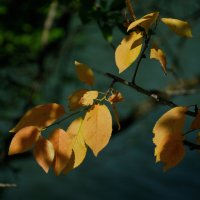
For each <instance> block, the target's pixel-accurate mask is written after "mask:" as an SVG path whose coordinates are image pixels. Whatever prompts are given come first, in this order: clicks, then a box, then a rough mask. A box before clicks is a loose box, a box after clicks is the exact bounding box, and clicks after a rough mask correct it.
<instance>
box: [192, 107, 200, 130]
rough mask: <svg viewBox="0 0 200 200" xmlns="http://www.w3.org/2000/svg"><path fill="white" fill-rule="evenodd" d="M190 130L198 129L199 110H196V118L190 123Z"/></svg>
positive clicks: (199, 124)
mask: <svg viewBox="0 0 200 200" xmlns="http://www.w3.org/2000/svg"><path fill="white" fill-rule="evenodd" d="M190 128H191V129H200V110H198V113H197V116H196V117H195V119H194V120H193V121H192V124H191V127H190Z"/></svg>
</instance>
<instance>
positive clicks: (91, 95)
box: [80, 90, 99, 106]
mask: <svg viewBox="0 0 200 200" xmlns="http://www.w3.org/2000/svg"><path fill="white" fill-rule="evenodd" d="M98 95H99V93H98V91H95V90H93V91H88V92H86V93H84V94H83V96H82V98H81V100H80V103H81V104H82V105H84V106H89V105H92V104H93V103H94V100H95V99H96V98H97V97H98Z"/></svg>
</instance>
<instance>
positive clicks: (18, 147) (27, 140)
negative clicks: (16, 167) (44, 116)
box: [8, 126, 40, 155]
mask: <svg viewBox="0 0 200 200" xmlns="http://www.w3.org/2000/svg"><path fill="white" fill-rule="evenodd" d="M39 135H40V131H39V130H38V128H37V127H35V126H27V127H25V128H22V129H21V130H19V131H18V132H17V133H16V134H15V135H14V137H13V139H12V141H11V144H10V147H9V152H8V154H9V155H12V154H17V153H23V152H25V151H28V150H29V149H31V147H32V146H33V145H34V143H35V142H36V141H37V139H38V137H39Z"/></svg>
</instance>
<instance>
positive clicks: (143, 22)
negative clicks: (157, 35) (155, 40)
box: [127, 12, 159, 33]
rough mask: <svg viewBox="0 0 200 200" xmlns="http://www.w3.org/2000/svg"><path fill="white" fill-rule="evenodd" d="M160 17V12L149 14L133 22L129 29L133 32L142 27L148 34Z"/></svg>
mask: <svg viewBox="0 0 200 200" xmlns="http://www.w3.org/2000/svg"><path fill="white" fill-rule="evenodd" d="M158 16H159V12H153V13H149V14H147V15H145V16H143V17H142V18H140V19H138V20H136V21H134V22H132V23H131V24H130V25H129V27H128V30H127V31H129V30H133V29H134V28H135V27H136V26H138V25H139V26H141V27H143V28H144V29H145V31H146V33H147V32H148V30H149V28H150V27H151V26H152V24H153V23H154V22H155V21H156V20H157V18H158Z"/></svg>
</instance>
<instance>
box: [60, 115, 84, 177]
mask: <svg viewBox="0 0 200 200" xmlns="http://www.w3.org/2000/svg"><path fill="white" fill-rule="evenodd" d="M82 123H83V119H82V118H78V119H75V120H74V121H73V122H72V123H71V124H70V126H69V128H68V129H67V134H68V135H70V136H71V137H73V144H72V149H73V154H72V155H71V159H70V161H69V163H68V164H67V166H66V168H65V169H64V170H63V173H64V174H66V173H68V172H69V171H71V170H72V169H74V168H76V167H78V166H79V165H80V164H81V163H82V162H83V160H84V159H85V156H86V152H87V147H86V145H85V141H84V137H83V131H85V130H83V128H82Z"/></svg>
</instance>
